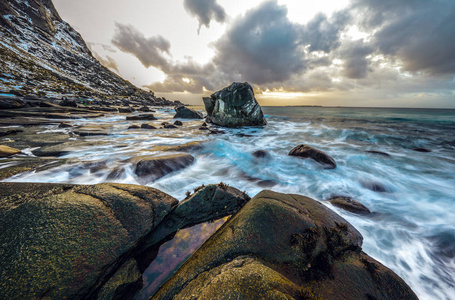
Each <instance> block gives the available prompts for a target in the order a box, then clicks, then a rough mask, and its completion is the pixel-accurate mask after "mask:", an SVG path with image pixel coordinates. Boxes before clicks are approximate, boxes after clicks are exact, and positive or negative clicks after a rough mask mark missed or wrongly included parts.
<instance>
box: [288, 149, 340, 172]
mask: <svg viewBox="0 0 455 300" xmlns="http://www.w3.org/2000/svg"><path fill="white" fill-rule="evenodd" d="M289 155H290V156H296V157H301V158H312V159H314V160H315V161H317V162H318V163H320V164H322V165H324V167H325V168H326V169H335V168H336V167H337V164H336V162H335V160H334V159H333V158H332V157H330V156H329V155H328V154H326V153H325V152H322V151H321V150H318V149H316V148H313V147H311V146H308V145H303V144H302V145H298V146H297V147H295V148H294V149H292V150H291V152H289Z"/></svg>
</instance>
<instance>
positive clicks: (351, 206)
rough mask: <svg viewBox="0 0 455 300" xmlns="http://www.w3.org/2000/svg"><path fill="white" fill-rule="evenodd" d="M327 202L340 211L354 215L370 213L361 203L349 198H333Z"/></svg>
mask: <svg viewBox="0 0 455 300" xmlns="http://www.w3.org/2000/svg"><path fill="white" fill-rule="evenodd" d="M328 201H329V202H330V203H331V204H332V205H333V206H336V207H339V208H341V209H344V210H347V211H350V212H352V213H355V214H370V213H371V211H370V210H369V209H368V207H366V206H365V205H363V204H362V203H360V202H358V201H356V200H354V199H352V198H351V197H344V196H334V197H332V198H330V199H328Z"/></svg>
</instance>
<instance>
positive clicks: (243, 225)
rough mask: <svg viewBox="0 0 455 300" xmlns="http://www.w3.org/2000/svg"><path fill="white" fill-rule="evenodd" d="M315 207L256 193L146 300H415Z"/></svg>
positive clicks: (355, 235) (339, 222)
mask: <svg viewBox="0 0 455 300" xmlns="http://www.w3.org/2000/svg"><path fill="white" fill-rule="evenodd" d="M361 246H362V236H361V235H360V233H359V232H358V231H357V230H356V229H355V228H354V227H352V226H351V225H350V224H349V223H348V222H346V221H345V220H344V219H343V218H341V217H340V216H338V215H337V214H335V213H334V212H333V211H331V210H329V209H328V208H326V207H325V206H323V205H322V204H320V203H318V202H316V201H314V200H312V199H310V198H307V197H303V196H299V195H287V194H279V193H275V192H271V191H262V192H261V193H259V194H258V195H256V196H255V197H254V198H253V199H251V200H250V201H249V202H248V203H247V204H246V205H245V206H244V207H243V208H242V209H241V210H240V211H239V212H238V213H237V214H236V215H234V216H233V217H232V218H231V219H229V220H228V221H227V222H226V223H225V224H224V225H223V226H222V227H221V228H220V229H219V230H218V231H217V232H216V233H215V234H214V235H212V237H211V238H210V239H209V240H207V241H206V242H205V243H204V244H203V245H202V246H201V247H200V248H199V250H198V251H197V252H196V253H195V254H193V256H192V257H191V258H190V259H189V260H188V261H187V262H185V263H184V264H183V265H182V267H181V268H180V269H179V270H178V271H177V272H176V273H175V274H174V275H173V276H172V277H171V278H170V279H169V280H168V281H167V282H166V283H165V284H164V285H163V286H162V287H161V288H160V290H158V292H157V293H156V294H155V295H154V296H153V297H152V299H417V297H416V295H415V294H414V293H413V292H412V290H411V289H410V288H409V287H408V286H407V284H406V283H405V282H404V281H403V280H402V279H401V278H400V277H398V276H397V275H396V274H395V273H393V272H392V271H391V270H390V269H388V268H386V267H384V266H383V265H381V264H380V263H379V262H377V261H375V260H374V259H372V258H370V257H369V256H368V255H366V254H365V253H363V252H362V251H361Z"/></svg>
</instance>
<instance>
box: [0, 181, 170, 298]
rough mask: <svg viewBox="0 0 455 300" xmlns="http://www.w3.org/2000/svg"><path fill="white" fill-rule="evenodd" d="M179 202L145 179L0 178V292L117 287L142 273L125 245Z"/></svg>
mask: <svg viewBox="0 0 455 300" xmlns="http://www.w3.org/2000/svg"><path fill="white" fill-rule="evenodd" d="M177 203H178V201H177V200H176V199H174V198H172V197H171V196H169V195H167V194H165V193H162V192H160V191H158V190H156V189H153V188H149V187H143V186H134V185H122V184H99V185H92V186H83V185H69V184H44V183H39V184H38V183H6V182H2V183H0V241H1V243H0V276H1V278H2V280H1V281H0V299H82V298H91V299H92V298H96V297H97V294H98V293H100V295H116V294H117V295H121V294H122V293H123V292H124V291H125V290H128V289H129V288H128V287H131V285H136V284H137V280H139V279H140V276H139V275H140V273H139V272H136V271H135V270H136V269H137V268H135V266H134V264H132V263H133V262H134V261H131V260H128V259H129V258H128V252H129V251H131V249H132V248H134V246H135V245H136V244H137V243H138V242H139V241H140V240H141V239H142V238H143V237H144V236H146V235H147V234H149V233H150V232H151V231H152V229H153V228H154V227H155V226H156V225H157V224H158V223H160V222H161V220H162V219H163V218H164V216H166V215H167V214H168V213H169V211H170V210H172V209H173V208H174V207H175V206H176V205H177ZM125 263H126V264H125ZM131 270H132V271H131ZM131 274H135V275H136V276H139V278H136V280H134V278H132V275H131ZM122 278H124V280H123V279H122ZM109 279H111V280H109ZM108 280H109V281H108ZM106 282H108V284H106ZM112 282H115V284H112ZM105 284H106V285H105ZM117 289H120V290H117ZM131 289H134V288H131Z"/></svg>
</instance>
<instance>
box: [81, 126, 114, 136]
mask: <svg viewBox="0 0 455 300" xmlns="http://www.w3.org/2000/svg"><path fill="white" fill-rule="evenodd" d="M107 130H108V127H106V126H101V125H84V126H79V127H77V128H75V129H74V130H73V132H74V133H75V134H77V135H80V136H96V135H108V134H109V133H108V131H107Z"/></svg>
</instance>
